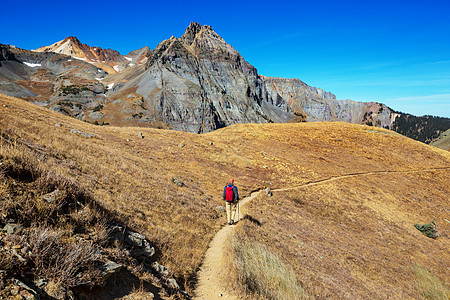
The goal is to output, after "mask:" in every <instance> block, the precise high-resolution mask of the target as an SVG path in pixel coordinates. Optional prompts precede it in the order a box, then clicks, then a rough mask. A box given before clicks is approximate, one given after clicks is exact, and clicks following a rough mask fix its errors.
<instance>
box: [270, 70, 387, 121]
mask: <svg viewBox="0 0 450 300" xmlns="http://www.w3.org/2000/svg"><path fill="white" fill-rule="evenodd" d="M261 78H262V79H263V82H264V84H265V85H266V86H267V88H268V90H269V91H270V93H271V94H273V95H276V94H278V95H280V96H281V97H282V98H283V99H284V100H285V101H286V102H287V103H288V104H289V106H290V107H291V108H292V109H293V111H294V113H295V114H296V115H298V116H302V117H303V118H304V119H305V120H306V121H310V122H314V121H342V122H347V123H353V124H368V125H374V126H378V127H385V128H391V127H392V124H393V122H394V120H395V116H396V114H395V113H394V112H393V111H392V110H391V109H390V108H388V107H387V106H386V105H384V104H381V103H377V102H356V101H351V100H336V96H335V95H334V94H332V93H330V92H326V91H324V90H322V89H320V88H316V87H311V86H309V85H307V84H306V83H304V82H302V81H301V80H299V79H285V78H274V77H265V76H261Z"/></svg>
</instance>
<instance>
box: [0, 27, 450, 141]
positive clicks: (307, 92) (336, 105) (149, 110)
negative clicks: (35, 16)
mask: <svg viewBox="0 0 450 300" xmlns="http://www.w3.org/2000/svg"><path fill="white" fill-rule="evenodd" d="M69 46H70V47H69ZM5 47H6V48H5ZM7 48H8V46H3V48H2V49H3V50H2V53H3V54H2V56H5V55H6V56H7V57H8V58H6V57H3V58H2V59H0V60H2V61H8V60H9V58H11V56H10V55H9V56H8V53H7V52H8V51H7V50H6V49H7ZM94 49H95V50H94ZM9 50H10V51H9V52H11V51H12V52H14V51H17V49H12V48H11V47H10V48H9ZM38 50H39V51H44V53H51V52H48V51H60V52H64V53H66V54H68V55H72V56H71V57H75V58H82V59H84V61H85V62H86V63H89V64H91V65H93V66H95V67H98V68H100V69H99V71H98V72H99V74H100V73H102V72H103V71H104V72H106V73H104V75H102V76H92V75H89V74H86V73H90V74H91V73H93V72H95V71H94V70H93V69H92V68H89V67H86V66H85V65H83V64H81V62H82V61H83V60H81V61H79V63H74V62H73V60H72V61H71V60H70V59H69V60H67V61H66V62H65V65H72V64H75V65H77V67H81V66H82V69H80V71H77V72H75V73H73V72H67V71H65V72H60V71H58V72H56V73H55V71H54V68H53V69H51V70H48V71H46V72H47V73H48V76H46V78H42V76H40V77H39V78H36V77H37V76H36V73H34V74H33V72H36V71H39V72H43V69H48V68H47V67H46V66H47V65H48V64H45V65H42V66H40V67H42V69H39V67H38V66H37V65H35V64H34V65H32V67H29V66H25V67H24V68H25V71H26V73H27V74H28V75H27V76H25V77H23V76H22V77H21V78H22V79H21V80H22V82H21V83H20V84H18V82H16V81H15V80H16V79H17V78H16V79H12V78H9V79H8V80H6V83H2V82H0V92H4V93H6V94H8V93H9V95H11V96H19V97H24V98H25V99H29V100H33V101H34V102H35V103H36V104H39V105H44V106H47V107H49V108H51V109H54V110H57V111H60V112H63V113H66V114H68V115H71V116H74V117H76V118H78V119H82V120H85V121H87V122H91V123H98V124H114V125H118V126H148V127H162V128H172V129H176V130H183V131H189V132H194V133H201V132H208V131H212V130H215V129H218V128H221V127H224V126H228V125H231V124H236V123H253V122H255V123H268V122H299V121H344V122H348V123H353V124H368V125H373V126H376V127H383V128H389V129H394V130H400V129H398V128H400V127H401V126H402V125H401V124H398V122H403V121H402V120H403V119H404V118H403V119H402V118H400V119H398V117H399V116H404V115H406V114H402V113H399V112H396V111H394V110H392V109H391V108H389V107H387V106H386V105H384V104H382V103H378V102H358V101H353V100H337V99H336V96H335V95H334V94H332V93H331V92H327V91H324V90H323V89H321V88H316V87H312V86H309V85H307V84H306V83H304V82H303V81H301V80H300V79H292V78H291V79H286V78H279V77H268V76H264V75H260V74H258V71H257V69H256V68H255V67H254V66H252V65H251V64H249V63H248V62H247V61H246V60H245V59H244V58H243V57H242V56H241V55H240V54H239V52H238V51H237V50H235V49H234V48H233V47H232V46H231V45H230V44H228V43H226V42H225V40H223V38H222V37H220V35H218V34H217V33H216V32H215V31H214V30H213V29H212V27H211V26H209V25H200V24H199V23H196V22H192V23H191V24H190V25H189V26H188V27H187V28H186V30H185V32H184V33H183V35H182V36H181V37H179V38H176V37H174V36H172V37H170V38H169V39H166V40H164V41H162V42H160V43H159V44H158V45H157V46H156V47H155V49H154V50H151V49H150V48H148V47H143V48H141V49H137V50H134V51H131V52H130V53H129V54H128V56H123V55H121V54H120V53H119V52H117V51H115V50H111V49H106V50H104V49H102V48H100V47H91V46H88V45H86V44H82V43H81V42H80V41H79V40H78V39H77V38H76V37H67V38H66V39H64V40H62V41H60V42H57V43H55V44H53V45H51V46H47V47H41V48H39V49H38ZM23 51H26V50H23ZM71 51H72V52H71ZM76 55H80V56H83V57H78V56H76ZM25 56H26V55H25V54H23V53H22V57H25ZM30 56H31V55H30ZM106 58H108V59H109V61H108V60H105V61H103V60H101V59H106ZM22 61H23V62H26V61H25V60H24V59H22ZM0 63H1V62H0ZM19 63H21V61H20V62H19ZM20 68H22V66H21V67H20ZM60 69H61V67H60ZM66 69H67V68H66V67H64V70H66ZM100 70H102V71H100ZM0 72H1V70H0ZM5 72H8V74H10V73H11V72H10V70H9V71H5ZM13 72H14V70H13ZM19 72H22V73H23V71H19ZM39 72H38V73H39ZM63 73H64V74H63ZM83 73H84V74H83ZM102 74H103V73H102ZM52 76H53V78H52ZM10 77H11V76H10ZM13 77H14V76H13ZM19 77H20V76H19ZM63 77H64V78H65V77H69V80H67V79H63ZM86 79H88V81H86ZM95 81H97V82H95ZM33 85H34V86H42V85H45V86H46V89H45V93H44V92H42V93H39V90H37V89H34V90H30V89H29V88H27V86H33ZM72 87H75V88H72ZM94 87H95V88H94ZM14 90H15V91H14ZM61 90H62V91H63V93H62V92H61ZM12 91H14V92H12ZM64 91H69V92H71V93H72V94H70V95H69V96H70V97H67V94H64ZM83 91H84V92H83ZM43 99H46V101H42V100H43ZM94 110H95V111H94ZM418 118H419V119H420V118H421V117H418ZM419 119H417V120H416V121H414V122H415V123H414V124H417V126H416V127H417V128H413V129H412V131H413V132H410V131H409V130H405V129H402V130H400V131H399V132H402V133H403V134H407V135H408V136H411V137H414V138H418V139H419V140H421V141H423V142H430V141H431V140H432V139H433V138H435V137H437V136H438V135H439V134H440V132H442V130H443V129H444V131H445V130H446V129H448V128H449V127H450V123H449V122H447V121H446V120H447V119H445V118H444V119H442V120H441V121H440V122H441V125H439V126H438V127H439V128H438V127H436V126H435V125H432V126H433V127H432V128H428V127H429V126H431V125H430V124H427V122H425V121H419ZM399 120H400V121H399ZM420 120H422V119H420ZM419 123H420V124H419ZM435 123H436V122H434V123H433V124H435ZM414 126H415V125H414ZM427 126H428V127H427ZM425 127H427V128H425ZM445 127H447V128H445ZM396 128H397V129H396ZM424 129H425V131H427V132H428V133H427V136H423V135H420V134H418V132H419V131H424Z"/></svg>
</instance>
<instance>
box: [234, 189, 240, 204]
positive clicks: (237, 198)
mask: <svg viewBox="0 0 450 300" xmlns="http://www.w3.org/2000/svg"><path fill="white" fill-rule="evenodd" d="M234 190H235V192H236V201H238V200H239V194H238V190H237V186H234Z"/></svg>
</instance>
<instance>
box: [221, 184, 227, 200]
mask: <svg viewBox="0 0 450 300" xmlns="http://www.w3.org/2000/svg"><path fill="white" fill-rule="evenodd" d="M226 190H227V187H224V188H223V195H222V198H223V200H225V191H226Z"/></svg>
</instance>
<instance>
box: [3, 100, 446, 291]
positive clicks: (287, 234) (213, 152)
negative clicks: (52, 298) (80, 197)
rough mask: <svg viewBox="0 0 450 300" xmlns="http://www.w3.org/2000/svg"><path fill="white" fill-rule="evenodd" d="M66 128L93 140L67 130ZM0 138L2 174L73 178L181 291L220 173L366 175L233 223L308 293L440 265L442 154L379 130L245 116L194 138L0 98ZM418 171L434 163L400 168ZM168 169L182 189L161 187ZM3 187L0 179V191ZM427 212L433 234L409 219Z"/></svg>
mask: <svg viewBox="0 0 450 300" xmlns="http://www.w3.org/2000/svg"><path fill="white" fill-rule="evenodd" d="M4 105H6V107H5V106H4ZM55 123H58V124H61V125H62V126H61V127H57V126H55ZM73 128H76V129H78V130H80V131H82V132H85V133H94V134H95V137H93V138H86V137H83V136H81V135H78V134H72V133H70V130H71V129H73ZM137 132H142V135H143V138H140V137H139V136H138V135H137ZM0 134H1V135H2V145H3V144H4V143H5V140H6V139H8V140H12V141H14V143H16V144H18V145H20V147H22V149H24V150H23V151H21V152H20V153H17V155H14V154H11V153H10V154H8V155H4V154H0V162H4V163H8V164H10V165H11V166H16V165H20V164H23V165H28V164H30V163H29V162H30V161H32V162H33V163H32V164H30V166H32V168H31V169H30V168H28V170H29V172H28V173H27V172H25V173H23V174H22V173H20V174H14V172H9V173H8V174H9V175H7V176H10V177H13V179H14V181H16V182H19V181H20V180H22V178H28V179H27V180H30V181H33V172H35V171H34V170H40V169H42V170H45V172H44V173H45V174H48V175H45V176H49V177H50V178H52V177H55V178H63V179H64V180H65V181H70V182H72V183H76V186H77V187H78V188H79V189H80V190H83V191H86V193H89V194H90V195H91V196H92V199H93V200H95V201H96V203H99V205H101V206H102V207H104V208H105V209H106V210H108V211H110V212H113V214H114V215H116V216H120V219H121V221H122V222H124V223H126V224H127V225H128V226H130V227H131V228H133V229H134V230H136V231H138V232H140V233H143V234H145V236H146V237H147V238H148V239H149V240H150V241H151V242H152V243H153V244H154V245H155V247H156V248H157V255H158V260H159V261H160V262H161V263H162V264H164V265H166V266H167V267H168V269H169V270H170V272H171V273H173V274H174V275H175V276H176V277H177V279H179V282H180V283H182V284H184V285H185V287H186V288H188V287H189V286H190V284H191V283H192V282H193V280H194V275H195V273H196V270H197V269H198V267H199V265H200V263H201V260H202V256H203V254H204V253H205V251H206V249H207V246H208V243H209V241H210V240H211V238H212V237H213V236H214V234H215V232H217V231H218V230H219V228H220V227H221V226H222V225H223V223H224V218H223V215H222V214H221V212H220V211H219V210H217V209H216V206H217V205H223V204H222V200H221V199H220V198H221V193H222V188H223V185H224V184H225V182H226V180H227V179H228V178H229V177H234V178H236V183H237V185H238V186H239V188H240V194H242V196H245V195H248V194H249V193H250V192H251V191H252V190H257V189H260V188H262V187H263V186H269V187H271V188H272V189H275V188H283V187H293V186H300V185H303V184H306V183H308V182H312V181H317V180H322V179H327V178H331V177H336V176H342V175H346V174H347V175H352V174H360V173H367V172H380V173H378V174H377V173H376V174H372V175H355V176H350V177H348V178H344V179H342V180H339V181H331V182H328V183H326V184H323V185H316V186H310V187H305V188H299V189H297V190H292V191H286V192H275V193H274V197H273V198H264V197H261V198H259V199H256V200H255V201H253V202H252V204H251V207H250V210H249V214H250V215H251V216H253V217H254V218H256V219H258V220H260V221H261V222H262V226H256V225H254V224H253V223H251V222H248V221H246V222H242V225H239V226H243V227H245V228H244V229H243V232H244V233H245V234H246V235H247V237H248V239H250V240H252V239H253V240H257V241H259V242H260V243H262V244H264V245H265V247H267V249H268V250H269V251H270V252H272V253H274V254H276V255H277V256H278V257H279V258H280V260H281V262H282V263H283V264H285V265H286V266H288V267H289V268H292V269H293V270H294V272H295V275H296V276H297V280H298V281H299V282H300V283H301V285H302V286H303V287H304V288H305V290H306V291H307V292H308V293H309V294H310V295H311V296H313V297H317V298H326V297H333V298H339V297H346V296H348V297H351V298H358V297H359V298H364V297H365V295H373V296H375V298H376V297H377V295H380V294H381V295H393V297H394V298H395V297H397V298H402V297H403V296H405V297H408V296H412V297H415V296H416V291H417V290H418V286H417V284H416V283H415V281H414V275H413V274H412V272H411V268H410V266H411V264H412V263H417V264H418V265H427V266H428V267H429V269H430V270H431V271H432V272H434V273H435V274H436V276H438V277H439V278H441V280H443V282H446V281H447V280H448V277H449V274H448V271H447V269H446V268H442V267H439V265H441V266H442V265H444V266H445V265H448V263H449V259H448V256H447V255H445V253H446V252H445V251H444V249H447V248H449V247H448V246H449V243H448V226H449V224H448V223H447V222H445V221H444V218H445V219H447V220H449V217H448V200H449V198H448V197H449V196H448V195H449V194H450V191H449V187H448V184H447V183H448V180H449V179H450V178H449V170H448V169H442V170H437V169H438V168H443V167H446V168H449V167H450V153H448V152H446V151H442V150H439V149H435V148H433V147H430V146H427V145H425V144H422V143H419V142H416V141H413V140H410V139H407V138H405V137H403V136H400V135H398V134H396V133H393V132H391V131H388V130H384V129H374V128H373V127H368V126H359V125H349V124H345V123H301V124H264V125H263V124H246V125H234V126H230V127H227V128H224V129H221V130H217V131H215V132H212V133H208V134H203V135H195V134H190V133H184V132H176V131H168V130H158V129H144V128H117V127H109V126H94V125H91V124H87V123H83V122H80V121H77V120H74V119H72V118H69V117H65V116H63V115H61V114H57V113H54V112H52V111H49V110H47V109H44V108H40V107H36V106H34V105H32V104H29V103H26V102H24V101H22V100H19V99H16V98H10V97H6V96H1V95H0ZM8 161H9V162H8ZM24 169H25V170H26V169H27V168H24ZM425 169H436V170H434V171H428V172H410V173H407V172H409V171H413V170H425ZM381 172H389V173H381ZM174 177H175V178H177V179H180V180H182V181H183V182H184V184H185V186H184V187H180V186H178V185H176V184H174V183H173V178H174ZM6 189H7V187H5V186H2V183H0V195H1V194H2V193H5V190H6ZM34 198H38V197H37V196H36V197H34ZM34 198H33V196H30V198H29V199H34ZM36 201H37V200H36ZM445 214H447V216H446V215H445ZM433 219H435V220H436V223H437V224H438V231H439V232H440V237H438V239H436V240H432V239H428V238H426V237H425V236H423V235H422V234H421V233H420V232H419V231H418V230H416V229H415V228H414V223H415V222H417V223H425V222H429V221H431V220H433ZM80 220H82V218H80ZM4 222H5V221H4V220H3V221H1V224H0V225H3V224H4ZM299 245H301V247H300V246H299ZM367 297H368V296H367Z"/></svg>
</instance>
